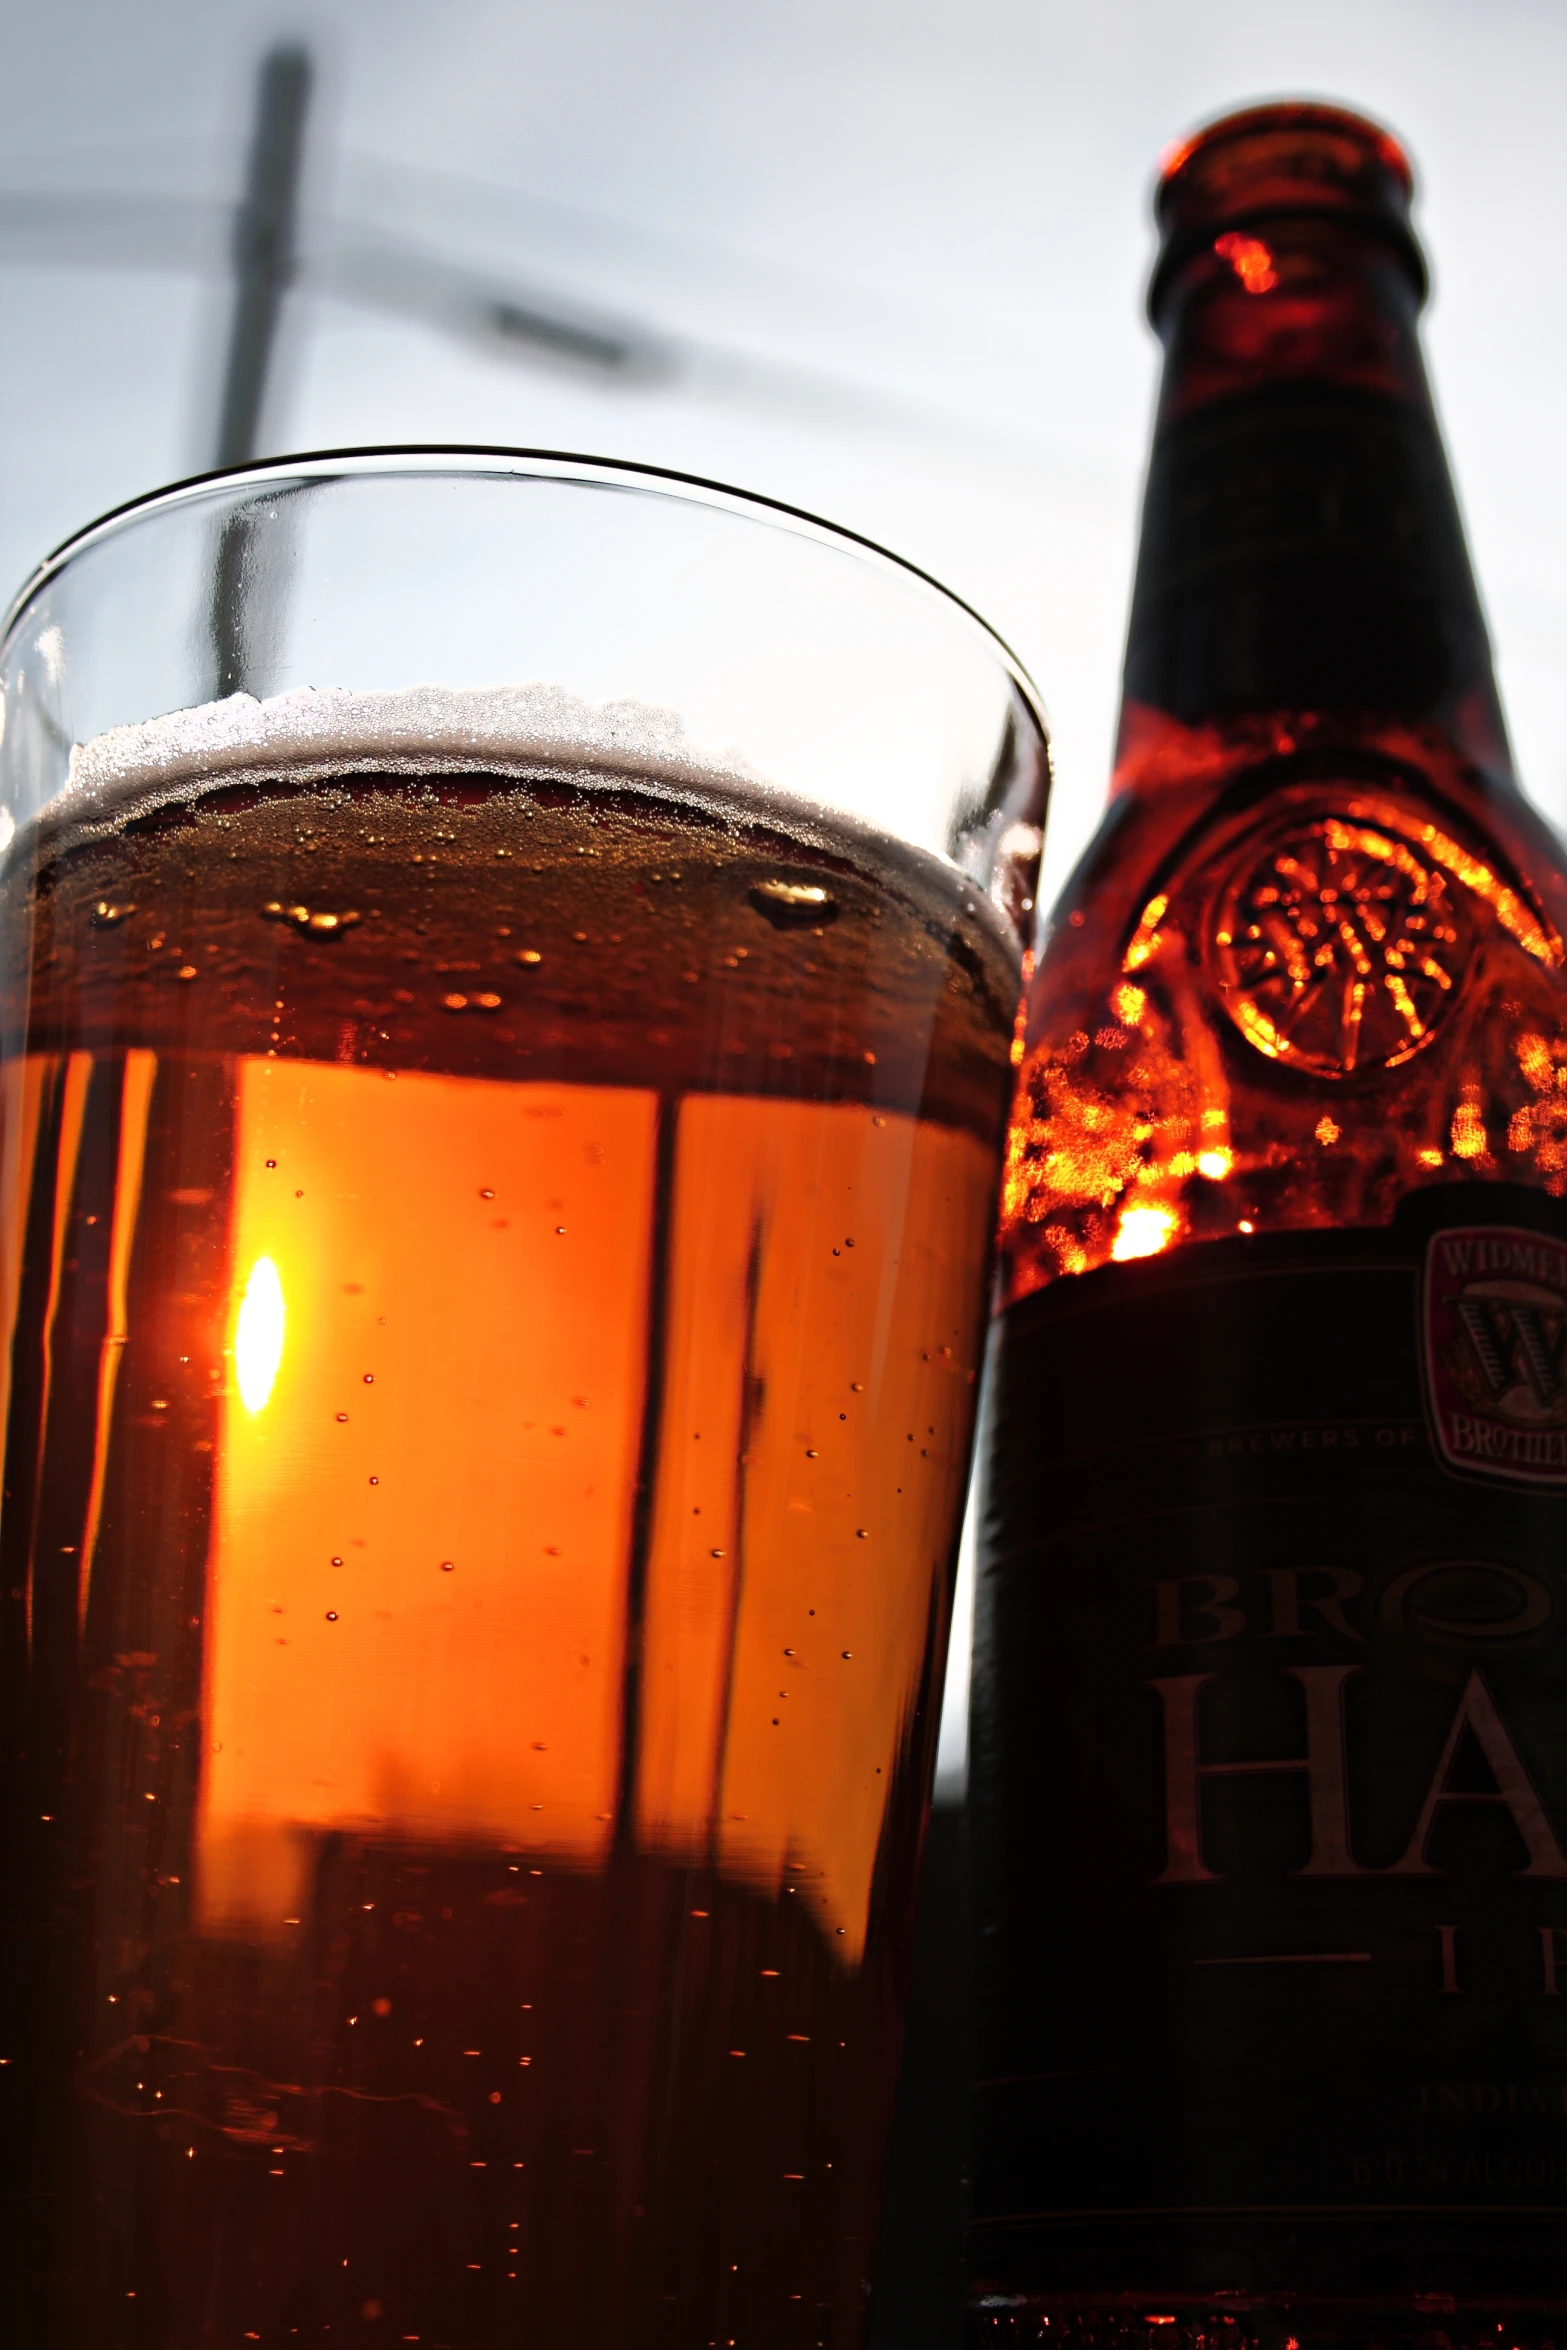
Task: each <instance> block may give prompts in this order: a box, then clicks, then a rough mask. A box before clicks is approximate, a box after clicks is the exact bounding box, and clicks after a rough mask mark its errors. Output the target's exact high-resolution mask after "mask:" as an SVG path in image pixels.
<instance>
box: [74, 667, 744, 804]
mask: <svg viewBox="0 0 1567 2350" xmlns="http://www.w3.org/2000/svg"><path fill="white" fill-rule="evenodd" d="M540 764H545V765H548V766H556V767H558V766H569V767H572V768H576V769H583V768H587V769H590V770H592V769H601V770H603V769H612V770H615V771H617V772H624V770H625V769H627V768H632V769H634V770H635V771H636V772H637V773H638V775H639V776H644V777H646V778H648V779H649V780H650V781H655V782H662V783H664V784H666V785H670V786H674V787H677V788H678V787H679V786H680V785H681V784H682V783H684V784H688V785H696V786H700V785H702V784H704V783H706V784H709V785H716V786H719V787H723V786H728V787H729V789H730V790H733V789H735V788H736V787H737V786H738V787H740V788H742V789H746V788H751V789H754V788H755V787H756V786H758V785H759V784H760V783H761V781H762V779H761V778H760V777H759V776H758V775H757V774H756V773H755V771H754V770H753V769H751V768H750V767H749V765H748V763H747V762H746V761H745V759H744V758H743V757H742V756H741V755H740V753H738V752H727V753H721V754H715V753H712V752H709V751H705V750H703V749H701V748H699V747H698V746H697V745H696V744H694V743H692V742H691V741H690V740H689V738H688V737H687V735H686V732H685V729H684V726H683V724H682V722H681V719H680V717H679V714H678V713H677V712H676V711H673V710H666V709H659V708H656V707H655V706H653V705H651V704H649V703H645V702H633V701H620V702H608V703H601V704H594V703H591V702H585V701H582V700H579V699H578V697H577V696H576V695H575V694H569V693H567V692H566V691H565V690H564V689H563V688H562V687H560V686H557V685H548V684H542V683H539V684H527V685H509V686H483V687H480V686H468V687H465V686H435V685H420V686H410V687H407V688H405V689H403V690H400V691H397V692H388V693H363V692H358V691H355V690H354V689H353V688H351V687H340V686H332V687H325V688H316V687H311V686H307V687H303V688H301V689H299V690H297V691H295V692H292V693H286V694H278V695H276V696H274V697H273V699H271V700H270V701H258V700H257V699H256V697H255V696H254V695H253V694H230V695H229V696H228V697H227V698H226V699H225V700H223V701H221V702H203V703H201V704H199V705H198V706H197V707H196V708H194V709H189V710H175V711H171V712H170V713H169V714H168V715H167V716H166V717H161V718H146V719H141V720H138V721H137V723H136V724H134V725H131V726H115V727H111V728H110V729H109V730H108V731H107V732H106V733H104V734H100V735H95V736H94V737H93V739H92V740H91V741H90V742H86V743H78V744H76V745H75V746H74V748H73V749H72V752H71V762H70V770H69V774H68V777H67V780H66V784H65V788H64V790H63V791H62V793H61V794H60V796H59V798H58V799H57V800H56V801H55V803H54V806H53V809H52V810H51V813H52V814H58V815H61V816H70V817H74V818H75V819H77V820H78V821H82V820H88V821H90V820H91V817H92V815H93V814H94V813H96V812H97V809H95V808H94V807H93V806H91V805H89V804H87V803H93V802H96V803H98V804H99V805H100V806H101V810H102V813H103V814H104V815H105V816H108V815H110V814H111V813H112V815H113V816H114V817H116V818H123V816H124V814H125V810H126V803H127V802H131V803H133V804H140V803H143V802H145V801H147V800H157V799H164V798H167V797H168V796H170V794H171V793H172V794H176V795H177V794H179V793H181V792H182V791H185V790H189V789H190V788H192V787H195V788H196V789H201V788H203V787H205V786H207V785H210V784H212V783H214V782H217V781H220V780H227V779H230V778H236V777H238V778H254V779H256V780H258V781H259V780H261V779H263V778H265V777H269V776H280V775H287V776H289V777H292V778H295V779H302V780H310V779H317V778H324V777H327V776H330V775H341V774H347V773H353V772H355V771H357V772H360V773H364V772H387V771H390V772H392V773H425V774H428V773H432V772H434V773H439V772H441V771H442V770H445V771H454V770H455V771H461V770H462V769H465V768H468V769H471V768H476V767H482V768H487V769H496V768H499V769H502V770H504V769H507V768H520V767H532V766H538V765H540Z"/></svg>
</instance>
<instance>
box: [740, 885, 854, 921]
mask: <svg viewBox="0 0 1567 2350" xmlns="http://www.w3.org/2000/svg"><path fill="white" fill-rule="evenodd" d="M746 895H747V897H748V898H749V899H750V901H751V904H752V905H753V906H754V907H755V908H756V911H757V912H758V913H759V914H760V915H761V916H762V919H763V920H764V921H765V922H770V923H771V924H772V926H773V928H774V929H775V930H804V929H808V928H810V927H811V926H812V925H813V924H815V923H818V922H835V921H836V920H837V918H838V901H837V899H836V898H835V897H833V896H832V895H831V894H830V892H829V891H827V890H825V889H823V888H822V886H821V884H820V883H819V882H815V881H756V882H753V883H752V885H751V887H750V889H749V890H748V891H747V892H746Z"/></svg>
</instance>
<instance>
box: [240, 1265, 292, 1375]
mask: <svg viewBox="0 0 1567 2350" xmlns="http://www.w3.org/2000/svg"><path fill="white" fill-rule="evenodd" d="M284 1321H285V1315H284V1310H283V1284H282V1282H281V1281H280V1280H279V1279H278V1269H277V1267H276V1265H275V1264H274V1263H273V1262H272V1259H271V1258H270V1257H258V1258H257V1259H256V1261H255V1263H254V1264H253V1265H252V1267H251V1269H250V1279H249V1280H248V1281H247V1282H246V1284H245V1294H244V1297H243V1298H242V1299H241V1301H240V1308H239V1315H238V1318H237V1320H236V1322H235V1324H234V1377H235V1380H236V1382H237V1384H238V1387H239V1396H240V1401H241V1403H242V1404H243V1405H244V1407H245V1409H246V1411H247V1412H259V1411H264V1410H265V1409H266V1406H267V1403H268V1401H269V1400H270V1398H271V1394H272V1389H273V1385H274V1383H275V1381H276V1379H277V1375H278V1366H279V1364H280V1363H281V1362H282V1360H283V1328H284Z"/></svg>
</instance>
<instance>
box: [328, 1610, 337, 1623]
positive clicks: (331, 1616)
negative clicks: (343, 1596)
mask: <svg viewBox="0 0 1567 2350" xmlns="http://www.w3.org/2000/svg"><path fill="white" fill-rule="evenodd" d="M326 1620H327V1622H328V1623H329V1624H335V1623H336V1622H337V1610H336V1608H335V1607H329V1608H328V1609H327V1611H326Z"/></svg>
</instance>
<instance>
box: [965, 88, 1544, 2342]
mask: <svg viewBox="0 0 1567 2350" xmlns="http://www.w3.org/2000/svg"><path fill="white" fill-rule="evenodd" d="M1409 197H1410V175H1409V170H1408V166H1407V164H1406V162H1405V160H1404V158H1403V156H1402V155H1401V153H1400V152H1399V150H1398V148H1397V146H1396V145H1395V144H1394V142H1393V141H1392V140H1391V139H1390V138H1389V137H1388V136H1387V135H1386V133H1384V132H1382V131H1380V130H1379V129H1377V128H1376V127H1375V126H1374V125H1372V124H1369V123H1366V122H1364V121H1361V120H1359V119H1357V118H1355V117H1353V116H1350V115H1346V114H1342V113H1339V112H1336V111H1332V110H1329V109H1326V108H1322V107H1314V106H1274V107H1268V108H1264V109H1259V110H1256V111H1254V112H1251V113H1248V114H1243V115H1237V116H1234V117H1231V118H1229V119H1228V120H1226V121H1224V122H1221V123H1219V124H1217V125H1215V126H1214V127H1213V128H1211V129H1209V130H1208V131H1206V132H1204V133H1202V134H1201V135H1200V136H1199V137H1198V138H1196V139H1195V140H1193V141H1192V142H1191V143H1190V144H1189V145H1188V146H1186V147H1185V148H1183V149H1182V150H1180V151H1179V152H1178V153H1176V154H1175V155H1174V156H1173V157H1171V158H1170V159H1169V160H1168V162H1167V164H1166V167H1165V170H1164V174H1163V177H1162V180H1161V184H1160V190H1159V199H1158V204H1159V217H1160V222H1161V226H1162V229H1163V232H1164V235H1163V248H1162V251H1161V255H1160V259H1159V263H1158V267H1157V269H1156V272H1155V276H1154V282H1153V288H1152V294H1151V309H1152V314H1153V318H1154V323H1155V325H1156V327H1157V329H1158V331H1159V333H1160V336H1161V338H1162V340H1163V342H1164V345H1165V350H1166V368H1165V378H1164V384H1163V388H1162V392H1161V396H1160V402H1159V410H1158V417H1157V422H1156V426H1155V435H1154V447H1153V456H1152V461H1151V465H1150V468H1149V475H1148V483H1147V491H1146V501H1145V507H1144V517H1143V535H1142V544H1141V549H1140V553H1139V560H1138V568H1137V577H1136V585H1135V588H1134V593H1133V601H1132V615H1131V625H1130V632H1129V641H1128V647H1127V656H1126V673H1125V698H1124V703H1123V710H1122V721H1121V731H1120V740H1119V745H1118V752H1117V762H1116V773H1115V778H1114V784H1113V789H1112V795H1111V800H1110V806H1109V809H1108V812H1107V814H1106V817H1105V820H1104V822H1103V824H1102V826H1101V828H1100V831H1099V833H1098V835H1097V837H1096V839H1095V840H1094V842H1093V844H1092V845H1091V847H1090V848H1089V850H1088V852H1087V854H1086V856H1085V857H1084V859H1083V862H1082V864H1081V865H1080V867H1079V869H1078V871H1077V873H1076V874H1075V876H1074V877H1073V879H1072V881H1071V882H1070V883H1069V885H1068V887H1067V889H1066V892H1065V894H1064V896H1063V898H1062V901H1061V903H1060V905H1059V907H1058V908H1057V909H1056V912H1055V914H1054V916H1053V918H1052V920H1051V922H1050V923H1049V924H1048V925H1047V927H1046V930H1045V933H1044V936H1043V940H1042V944H1041V948H1040V952H1039V956H1038V961H1037V968H1036V969H1035V971H1034V974H1033V978H1032V983H1031V989H1030V995H1029V1002H1028V1009H1027V1015H1026V1023H1025V1025H1024V1028H1023V1030H1022V1032H1021V1033H1020V1037H1019V1040H1018V1044H1017V1046H1016V1048H1015V1054H1016V1058H1017V1060H1018V1063H1019V1072H1018V1074H1019V1086H1018V1094H1017V1101H1016V1108H1015V1114H1014V1119H1013V1127H1012V1138H1011V1147H1010V1157H1009V1168H1008V1184H1007V1195H1006V1203H1005V1211H1004V1219H1003V1271H1002V1291H1001V1303H1002V1310H1001V1312H1000V1314H999V1316H998V1321H997V1326H996V1334H995V1345H994V1357H993V1376H992V1387H991V1406H990V1439H989V1470H988V1493H987V1504H986V1510H985V1520H984V1530H983V1542H982V1555H981V1578H980V1597H979V1615H978V1636H977V1649H976V1669H975V1700H974V1731H973V1782H972V1800H973V1807H974V1831H975V1850H976V1861H977V1871H978V1887H979V1924H980V1956H979V1965H980V2017H979V2033H980V2075H981V2084H980V2090H979V2102H978V2120H977V2150H976V2169H975V2181H974V2212H973V2217H974V2223H975V2225H974V2239H973V2240H974V2260H973V2266H974V2278H975V2285H974V2320H973V2322H974V2326H975V2329H976V2339H980V2340H984V2341H994V2342H996V2343H998V2344H1000V2343H1003V2342H1005V2343H1009V2344H1011V2343H1017V2344H1022V2343H1034V2342H1040V2343H1043V2342H1049V2343H1053V2344H1062V2343H1066V2344H1072V2343H1078V2342H1081V2343H1085V2344H1086V2343H1089V2342H1092V2343H1094V2344H1095V2345H1103V2346H1108V2345H1110V2344H1113V2343H1119V2342H1122V2341H1125V2342H1128V2343H1129V2342H1131V2341H1132V2340H1133V2339H1134V2337H1135V2339H1136V2340H1137V2341H1138V2342H1139V2343H1142V2342H1145V2341H1147V2340H1150V2339H1153V2340H1157V2341H1158V2342H1160V2343H1168V2344H1171V2345H1172V2350H1173V2346H1174V2345H1176V2344H1181V2343H1185V2342H1195V2340H1196V2339H1197V2337H1198V2336H1199V2335H1201V2336H1202V2337H1203V2338H1204V2339H1205V2340H1206V2341H1210V2342H1211V2341H1216V2340H1222V2341H1225V2342H1227V2343H1233V2344H1234V2345H1236V2350H1242V2346H1243V2345H1247V2344H1251V2343H1257V2344H1268V2345H1277V2350H1318V2346H1319V2345H1324V2344H1327V2343H1334V2344H1344V2345H1346V2346H1347V2345H1350V2344H1364V2345H1370V2344H1372V2343H1378V2344H1392V2343H1394V2342H1399V2341H1404V2340H1408V2341H1410V2342H1413V2341H1415V2340H1423V2341H1425V2342H1427V2343H1428V2344H1432V2345H1435V2344H1437V2343H1445V2344H1447V2345H1452V2346H1454V2350H1456V2346H1457V2345H1458V2344H1460V2343H1463V2344H1470V2343H1473V2344H1479V2343H1481V2342H1486V2343H1493V2344H1494V2343H1496V2342H1498V2341H1499V2340H1503V2339H1505V2340H1506V2341H1508V2342H1509V2343H1512V2342H1521V2341H1524V2340H1527V2339H1531V2338H1535V2337H1538V2338H1539V2339H1541V2340H1543V2339H1544V2338H1546V2337H1548V2336H1549V2335H1550V2334H1551V2333H1552V2331H1553V2326H1555V2325H1559V2324H1560V2323H1561V2322H1562V2320H1563V2319H1567V2232H1564V2230H1563V2224H1562V2223H1563V2220H1564V2218H1567V1201H1564V1196H1563V1195H1564V1194H1567V975H1564V958H1563V945H1562V940H1563V936H1564V933H1567V880H1564V877H1563V871H1562V865H1561V859H1560V851H1559V849H1558V847H1557V845H1556V844H1555V842H1554V841H1553V839H1552V838H1551V836H1550V835H1549V834H1548V832H1547V831H1546V829H1545V828H1544V826H1543V825H1542V824H1541V823H1540V822H1539V820H1538V818H1537V817H1536V816H1535V815H1534V814H1533V813H1532V811H1531V810H1530V808H1529V807H1528V805H1527V804H1526V802H1525V801H1524V800H1523V798H1522V796H1521V795H1520V793H1519V791H1518V788H1517V785H1516V783H1515V782H1514V780H1513V777H1512V774H1511V770H1510V763H1509V756H1508V750H1507V744H1506V739H1505V733H1504V729H1503V725H1502V720H1501V716H1500V712H1499V708H1498V704H1497V697H1496V692H1495V686H1494V683H1493V679H1492V673H1491V663H1490V655H1489V649H1488V645H1487V640H1486V633H1485V627H1484V623H1483V620H1482V618H1481V614H1480V609H1479V604H1478V600H1477V597H1476V594H1475V588H1474V583H1473V579H1472V575H1471V572H1470V568H1469V562H1468V557H1467V554H1466V551H1465V547H1464V540H1463V532H1462V526H1461V524H1460V521H1459V517H1458V511H1457V507H1456V504H1455V501H1454V497H1453V491H1452V487H1451V483H1450V480H1449V477H1448V472H1447V467H1446V463H1445V459H1444V456H1443V452H1442V447H1441V442H1440V437H1439V434H1438V431H1437V427H1436V422H1435V419H1434V416H1433V413H1432V408H1431V402H1430V396H1429V393H1428V390H1427V387H1426V382H1425V377H1424V373H1423V370H1422V366H1421V360H1420V354H1419V348H1418V343H1417V337H1416V319H1417V314H1418V311H1419V308H1420V305H1421V301H1422V299H1423V296H1424V292H1425V273H1424V268H1423V264H1422V262H1421V258H1420V254H1419V251H1418V249H1417V247H1416V245H1415V243H1414V240H1413V237H1412V234H1411V231H1410V227H1409V219H1408V209H1409ZM1047 2321H1048V2323H1047ZM1166 2327H1168V2329H1169V2330H1168V2331H1166V2330H1165V2328H1166ZM1150 2328H1157V2332H1156V2333H1153V2334H1150V2332H1149V2329H1150ZM1216 2328H1217V2329H1219V2330H1218V2331H1217V2332H1216V2331H1215V2329H1216ZM1531 2328H1533V2329H1534V2333H1533V2336H1531V2333H1530V2329H1531ZM1498 2329H1502V2330H1501V2332H1499V2331H1498Z"/></svg>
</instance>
